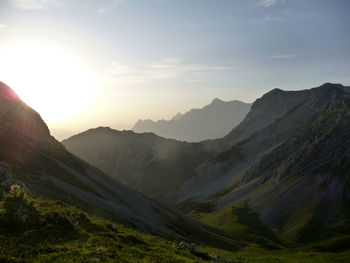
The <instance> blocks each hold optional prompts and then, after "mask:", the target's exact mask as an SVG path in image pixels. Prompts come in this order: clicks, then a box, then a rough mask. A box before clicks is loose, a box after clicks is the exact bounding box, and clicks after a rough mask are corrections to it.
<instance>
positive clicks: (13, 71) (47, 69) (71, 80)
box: [0, 41, 94, 123]
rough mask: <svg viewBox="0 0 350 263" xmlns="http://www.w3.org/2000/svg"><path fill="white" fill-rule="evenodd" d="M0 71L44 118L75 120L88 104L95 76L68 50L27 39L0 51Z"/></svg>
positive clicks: (50, 120) (3, 77) (91, 96)
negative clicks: (26, 41) (27, 40)
mask: <svg viewBox="0 0 350 263" xmlns="http://www.w3.org/2000/svg"><path fill="white" fill-rule="evenodd" d="M0 72H1V74H2V75H1V79H2V81H3V82H5V83H7V84H8V85H10V86H11V87H12V88H13V89H14V90H15V92H16V93H17V94H18V95H19V96H20V97H21V99H22V100H23V101H24V102H26V103H27V104H28V105H29V106H31V107H33V108H34V109H35V110H37V111H38V112H40V113H41V115H42V117H43V118H44V119H45V121H47V122H49V123H56V122H59V121H62V120H66V119H72V118H74V117H76V116H77V115H78V114H81V113H82V112H83V111H84V110H86V109H87V107H88V106H89V104H90V102H91V100H92V98H93V96H94V89H93V86H94V85H93V82H94V78H93V75H92V74H91V73H90V72H89V71H88V70H87V68H86V67H84V65H82V64H81V63H79V60H78V59H77V58H75V57H74V56H73V55H72V54H70V53H69V52H67V51H64V50H61V49H59V48H56V47H53V46H50V45H49V44H46V43H40V42H35V41H32V42H28V43H23V44H20V45H15V46H11V47H9V48H7V49H5V50H2V51H0Z"/></svg>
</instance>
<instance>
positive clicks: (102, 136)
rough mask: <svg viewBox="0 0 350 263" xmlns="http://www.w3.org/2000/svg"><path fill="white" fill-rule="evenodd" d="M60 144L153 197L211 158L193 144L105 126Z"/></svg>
mask: <svg viewBox="0 0 350 263" xmlns="http://www.w3.org/2000/svg"><path fill="white" fill-rule="evenodd" d="M62 143H63V145H65V146H66V147H67V149H68V150H69V151H70V152H72V153H74V154H75V155H77V156H79V157H80V158H82V159H83V160H85V161H88V162H89V163H91V164H93V165H95V166H96V167H99V168H100V169H102V170H103V171H104V172H106V173H108V174H110V175H112V177H113V178H116V179H118V180H120V181H121V182H122V183H124V184H126V185H128V186H130V187H132V188H134V189H137V190H138V191H141V192H143V193H146V194H148V195H150V196H152V197H156V198H159V197H161V196H162V195H164V194H165V193H167V192H168V191H169V190H172V189H173V188H174V186H175V185H178V184H181V183H182V182H183V181H185V180H186V179H187V178H189V177H191V176H192V173H193V169H194V168H196V166H198V165H199V164H200V163H201V162H203V161H204V160H206V159H207V158H209V156H211V155H212V153H211V151H209V150H207V149H205V148H204V147H202V146H201V145H199V144H196V143H188V142H179V141H176V140H173V139H166V138H162V137H159V136H157V135H155V134H153V133H141V134H138V133H134V132H133V131H117V130H113V129H111V128H108V127H99V128H96V129H90V130H88V131H85V132H83V133H80V134H78V135H75V136H72V137H70V138H68V139H67V140H64V141H62ZM154 182H157V183H156V184H155V183H154Z"/></svg>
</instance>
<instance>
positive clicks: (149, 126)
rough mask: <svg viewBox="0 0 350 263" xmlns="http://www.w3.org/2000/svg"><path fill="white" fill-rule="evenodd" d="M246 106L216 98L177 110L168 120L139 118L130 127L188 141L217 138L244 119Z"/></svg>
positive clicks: (248, 106) (140, 131)
mask: <svg viewBox="0 0 350 263" xmlns="http://www.w3.org/2000/svg"><path fill="white" fill-rule="evenodd" d="M250 106H251V104H249V103H243V102H241V101H236V100H235V101H227V102H225V101H222V100H220V99H217V98H216V99H214V100H213V101H212V102H211V103H210V104H209V105H206V106H205V107H203V108H201V109H192V110H190V111H188V112H186V113H184V114H181V113H178V114H176V115H175V116H174V117H173V118H172V119H171V120H158V121H152V120H139V121H138V122H137V123H136V124H135V125H134V127H133V128H132V130H133V131H135V132H137V133H142V132H152V133H155V134H157V135H159V136H161V137H165V138H172V139H177V140H180V141H188V142H199V141H202V140H206V139H216V138H221V137H223V136H225V135H227V134H228V133H229V132H230V131H231V130H232V128H233V127H236V126H237V125H238V124H239V123H240V122H241V121H242V120H243V119H244V117H245V115H246V114H247V113H248V112H249V109H250Z"/></svg>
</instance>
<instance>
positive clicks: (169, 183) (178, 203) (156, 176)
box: [63, 83, 350, 241]
mask: <svg viewBox="0 0 350 263" xmlns="http://www.w3.org/2000/svg"><path fill="white" fill-rule="evenodd" d="M349 109H350V88H349V87H345V86H342V85H341V84H331V83H325V84H324V85H322V86H320V87H317V88H312V89H308V90H301V91H283V90H280V89H274V90H272V91H270V92H268V93H266V94H265V95H263V96H262V97H261V98H259V99H257V100H256V101H255V102H254V103H253V105H252V106H251V109H250V111H249V113H248V114H247V115H246V117H245V118H244V119H243V121H242V122H241V123H240V124H239V125H238V126H237V127H235V128H233V129H232V130H231V131H230V132H229V133H228V134H227V135H226V136H224V137H222V138H220V139H215V140H205V141H201V142H199V143H187V142H179V141H176V140H172V139H165V138H161V137H159V136H156V135H155V134H150V133H144V134H136V133H134V132H131V131H122V132H119V131H115V130H112V129H109V128H106V127H100V128H97V129H91V130H88V131H86V132H84V133H81V134H79V135H76V136H73V137H71V138H69V139H68V140H65V141H64V142H63V144H64V145H65V146H66V147H67V149H68V150H69V151H71V152H72V153H74V154H76V155H77V156H79V157H81V158H82V159H84V160H86V161H88V162H90V163H91V164H93V165H96V166H97V167H99V168H100V169H102V170H103V171H105V172H106V173H108V174H110V175H111V176H112V177H114V178H118V179H120V180H121V181H122V182H123V183H124V184H126V185H128V186H130V187H132V188H134V189H136V190H138V191H141V192H143V193H145V194H146V195H149V196H152V197H153V198H155V199H157V200H161V201H162V202H165V203H167V204H168V205H170V206H172V207H175V208H177V209H180V210H181V211H183V212H185V213H187V214H189V215H191V216H193V217H195V218H197V219H199V220H202V221H205V220H208V218H210V220H209V221H210V223H211V224H213V225H216V226H220V222H221V224H222V222H229V221H230V220H228V218H231V219H232V218H235V216H236V215H237V210H235V209H238V208H237V207H239V209H242V207H243V208H247V209H252V210H253V211H254V212H256V213H257V215H258V216H259V218H260V219H261V220H262V221H263V222H264V223H266V224H268V225H270V227H271V228H274V229H276V230H277V231H281V232H282V233H285V234H287V235H289V236H291V237H293V238H295V239H297V240H300V241H310V240H318V239H320V238H324V237H327V236H329V235H335V234H337V233H338V234H339V233H343V234H344V233H348V231H349V229H350V228H349V225H350V224H349V213H350V210H349V205H348V204H349V196H350V180H349V176H350V137H349V134H350V110H349ZM235 207H236V208H235ZM234 208H235V209H234ZM232 220H233V219H232Z"/></svg>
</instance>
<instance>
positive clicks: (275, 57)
mask: <svg viewBox="0 0 350 263" xmlns="http://www.w3.org/2000/svg"><path fill="white" fill-rule="evenodd" d="M295 57H297V55H292V54H282V55H275V56H270V58H273V59H288V58H295Z"/></svg>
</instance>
